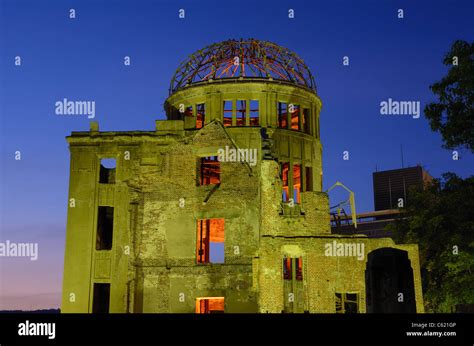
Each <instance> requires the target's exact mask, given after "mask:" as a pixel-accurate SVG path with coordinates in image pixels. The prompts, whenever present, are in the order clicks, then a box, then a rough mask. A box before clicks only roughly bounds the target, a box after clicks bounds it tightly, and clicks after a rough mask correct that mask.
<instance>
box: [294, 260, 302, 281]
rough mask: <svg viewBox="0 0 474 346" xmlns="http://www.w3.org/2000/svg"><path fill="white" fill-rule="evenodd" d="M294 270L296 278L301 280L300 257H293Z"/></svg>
mask: <svg viewBox="0 0 474 346" xmlns="http://www.w3.org/2000/svg"><path fill="white" fill-rule="evenodd" d="M295 271H296V273H295V274H296V275H295V276H296V280H298V281H302V280H303V259H302V258H301V257H299V258H295Z"/></svg>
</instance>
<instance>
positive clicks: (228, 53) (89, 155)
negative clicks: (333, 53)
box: [62, 40, 423, 313]
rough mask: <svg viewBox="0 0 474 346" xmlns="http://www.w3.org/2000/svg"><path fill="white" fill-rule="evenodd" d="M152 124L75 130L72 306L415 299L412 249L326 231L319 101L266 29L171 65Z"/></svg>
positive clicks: (67, 295)
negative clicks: (161, 112) (160, 112)
mask: <svg viewBox="0 0 474 346" xmlns="http://www.w3.org/2000/svg"><path fill="white" fill-rule="evenodd" d="M165 108H166V116H167V120H158V121H156V129H155V130H154V131H126V132H101V131H99V128H98V124H97V123H92V125H91V128H90V131H88V132H72V134H71V136H69V137H67V140H68V142H69V149H70V152H71V168H70V187H69V200H68V202H69V208H68V220H67V237H66V253H65V270H64V286H63V300H62V311H63V312H123V313H125V312H131V313H140V312H157V313H161V312H163V313H165V312H166V313H167V312H179V313H194V312H198V313H207V312H226V313H235V312H260V313H267V312H270V313H281V312H298V313H303V312H312V313H315V312H324V313H335V312H360V313H363V312H415V311H416V312H422V311H423V298H422V291H421V280H420V269H419V261H418V249H417V246H416V245H412V244H409V245H407V244H405V245H396V244H395V243H394V242H393V241H392V240H391V239H390V238H379V239H371V238H367V237H365V236H361V235H332V234H331V231H330V219H329V218H330V216H329V204H328V196H327V194H326V193H325V192H323V191H322V177H323V173H322V164H321V162H322V146H321V142H320V128H319V116H320V111H321V100H320V99H319V97H318V95H317V91H316V85H315V83H314V80H313V77H312V75H311V73H310V71H309V69H308V67H307V66H306V65H305V64H304V62H303V61H302V60H301V59H300V58H299V57H298V56H297V55H296V54H294V53H292V52H290V51H289V50H288V49H285V48H283V47H280V46H278V45H276V44H273V43H270V42H264V41H257V40H247V41H242V40H241V41H234V40H231V41H226V42H222V43H218V44H213V45H211V46H208V47H206V48H204V49H202V50H200V51H198V52H196V53H195V54H193V55H191V56H190V57H189V58H188V59H186V60H185V61H184V62H183V63H182V64H181V65H180V66H179V68H178V69H177V71H176V73H175V75H174V77H173V79H172V81H171V86H170V95H169V97H168V99H167V100H166V104H165Z"/></svg>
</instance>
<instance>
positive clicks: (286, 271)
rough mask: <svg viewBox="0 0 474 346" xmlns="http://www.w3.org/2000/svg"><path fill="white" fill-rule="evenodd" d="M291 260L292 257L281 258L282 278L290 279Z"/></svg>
mask: <svg viewBox="0 0 474 346" xmlns="http://www.w3.org/2000/svg"><path fill="white" fill-rule="evenodd" d="M292 262H293V259H292V258H290V257H285V258H283V280H291V279H292V270H291V269H292V268H291V267H292Z"/></svg>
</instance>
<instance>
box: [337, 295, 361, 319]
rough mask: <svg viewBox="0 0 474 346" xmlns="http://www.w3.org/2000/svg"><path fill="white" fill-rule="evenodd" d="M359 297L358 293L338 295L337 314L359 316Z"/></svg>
mask: <svg viewBox="0 0 474 346" xmlns="http://www.w3.org/2000/svg"><path fill="white" fill-rule="evenodd" d="M358 312H359V295H358V294H357V293H336V313H341V314H357V313H358Z"/></svg>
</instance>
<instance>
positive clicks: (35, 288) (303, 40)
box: [0, 0, 474, 308]
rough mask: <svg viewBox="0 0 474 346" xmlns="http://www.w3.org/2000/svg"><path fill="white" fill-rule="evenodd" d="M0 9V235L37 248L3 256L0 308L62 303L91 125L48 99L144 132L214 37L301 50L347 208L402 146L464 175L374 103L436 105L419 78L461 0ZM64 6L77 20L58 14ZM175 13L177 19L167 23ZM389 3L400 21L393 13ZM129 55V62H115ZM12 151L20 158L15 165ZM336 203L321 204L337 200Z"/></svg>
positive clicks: (422, 133) (462, 18)
mask: <svg viewBox="0 0 474 346" xmlns="http://www.w3.org/2000/svg"><path fill="white" fill-rule="evenodd" d="M0 4H1V5H0V116H1V119H0V153H1V161H0V167H1V169H0V208H1V213H0V230H1V237H0V241H5V240H7V239H9V240H11V241H18V242H36V241H37V242H39V259H38V260H37V261H36V262H34V263H33V262H30V261H29V259H13V258H2V260H1V264H0V265H1V276H0V297H1V299H0V300H1V301H3V302H6V301H7V300H6V299H7V298H8V301H10V302H14V301H15V302H16V301H17V300H18V298H19V297H30V298H31V297H33V296H34V295H41V296H36V297H37V298H34V297H33V298H31V301H32V303H28V304H30V305H31V306H30V307H43V306H44V305H48V306H52V305H54V304H55V302H56V301H57V304H56V305H55V306H58V305H59V302H60V300H59V297H60V291H61V280H62V265H63V256H64V235H65V225H66V202H67V191H68V174H69V153H68V148H67V143H66V141H65V139H64V137H65V136H67V135H68V134H69V133H70V132H71V131H81V130H88V128H89V119H87V117H84V116H78V117H71V116H63V117H61V116H58V115H55V113H54V110H55V107H54V104H55V102H56V101H58V100H62V99H63V98H69V99H74V100H93V101H95V102H96V119H95V120H97V121H99V124H100V129H101V130H105V131H107V130H152V129H153V128H154V120H155V119H163V118H164V111H163V103H164V101H165V99H166V97H167V95H168V88H169V82H170V80H171V77H172V76H173V74H174V71H175V70H176V68H177V66H178V65H179V63H180V62H181V61H182V60H183V59H185V57H186V56H187V55H189V54H191V53H193V52H194V51H196V50H198V49H200V48H203V47H205V46H207V45H209V44H212V43H214V42H219V41H223V40H226V39H230V38H232V39H240V38H258V39H260V40H268V41H273V42H275V43H278V44H280V45H282V46H285V47H287V48H289V49H291V50H293V51H295V52H296V53H297V54H298V55H299V56H300V57H302V58H303V60H304V61H305V62H306V64H307V65H308V66H309V68H310V69H311V71H312V73H313V75H314V76H315V80H316V84H317V87H318V94H319V96H320V97H321V99H322V101H323V111H322V113H321V139H322V143H323V146H324V151H323V169H324V186H325V189H326V188H328V187H329V186H331V185H332V184H333V183H335V182H336V181H337V180H339V181H341V182H343V183H344V184H345V185H346V186H348V187H349V188H351V189H352V190H353V191H354V192H355V193H356V202H357V208H358V211H369V210H372V209H373V197H372V172H373V171H374V170H375V167H376V166H377V167H378V169H379V170H385V169H394V168H399V167H400V166H401V159H400V145H403V150H404V159H405V166H407V165H415V164H418V163H419V164H421V165H423V166H424V167H425V168H426V169H427V170H428V171H429V172H430V173H431V175H433V176H435V177H438V176H440V174H441V173H443V172H446V171H453V172H455V173H457V174H459V175H461V176H463V177H466V176H468V175H471V174H472V173H473V168H474V160H473V155H472V154H470V153H468V152H466V151H461V159H460V160H458V161H453V160H452V159H451V151H448V150H445V149H442V148H441V138H440V136H439V134H437V133H432V132H431V130H430V129H429V125H428V123H427V121H426V120H425V119H423V116H422V117H420V119H412V118H411V117H409V116H382V115H380V106H379V105H380V102H381V101H384V100H387V99H388V98H392V99H394V100H413V101H420V102H421V105H422V108H423V107H424V105H425V104H426V103H427V102H430V101H432V100H434V96H433V95H432V94H431V92H430V90H429V85H430V84H432V83H433V82H435V81H437V80H439V79H440V78H441V77H442V76H444V75H445V74H446V71H447V70H446V67H445V66H444V65H442V58H443V56H444V55H445V54H446V53H447V51H448V50H449V48H450V46H451V44H452V42H453V41H454V40H456V39H464V40H469V41H472V40H473V36H474V30H473V29H474V25H473V24H472V14H473V13H474V3H473V2H472V1H471V0H466V1H460V0H453V1H403V0H399V1H389V0H387V1H383V2H382V1H376V0H373V1H368V0H367V1H364V0H361V1H357V2H354V1H342V0H334V1H325V2H322V1H294V0H292V1H275V0H273V1H252V0H247V1H245V0H244V1H225V2H224V1H207V0H200V1H195V0H192V1H171V0H170V1H158V0H155V1H151V0H149V1H144V0H142V1H137V0H134V1H132V0H130V1H128V0H127V1H125V0H123V1H119V0H109V1H101V0H96V1H91V0H88V1H87V0H81V1H68V0H60V1H59V0H58V1H56V0H50V1H45V0H43V1H38V0H35V1H26V0H15V1H13V0H0ZM71 8H74V9H75V10H76V18H75V19H69V16H68V15H69V9H71ZM180 8H183V9H185V11H186V17H185V19H179V18H178V10H179V9H180ZM290 8H292V9H294V11H295V18H294V19H292V20H290V19H288V9H290ZM399 8H401V9H403V10H404V16H405V18H404V19H398V18H397V10H398V9H399ZM126 55H127V56H130V57H131V66H124V64H123V58H124V56H126ZM15 56H20V57H21V59H22V65H21V66H15V65H14V57H15ZM343 56H349V59H350V65H349V66H343V64H342V58H343ZM17 150H19V151H21V154H22V159H21V161H15V160H14V153H15V151H17ZM344 150H348V151H349V152H350V160H349V161H343V159H342V152H343V151H344ZM334 197H335V198H333V199H332V200H331V203H332V204H334V203H335V202H336V201H339V200H340V199H341V198H343V197H344V196H343V195H342V194H335V195H334ZM45 295H50V296H48V297H51V298H50V299H49V298H48V299H49V300H47V299H45V298H44V296H45ZM14 298H15V299H17V300H14ZM22 301H25V299H23V300H20V301H19V302H18V304H19V305H18V306H20V305H21V304H20V303H22ZM28 301H29V300H28ZM45 302H47V303H45ZM4 304H7V303H4ZM12 304H13V305H14V304H16V303H12ZM12 304H10V305H12ZM35 304H36V305H35ZM21 306H22V305H21ZM8 307H11V306H8ZM0 308H2V306H0ZM27 308H28V307H27Z"/></svg>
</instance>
